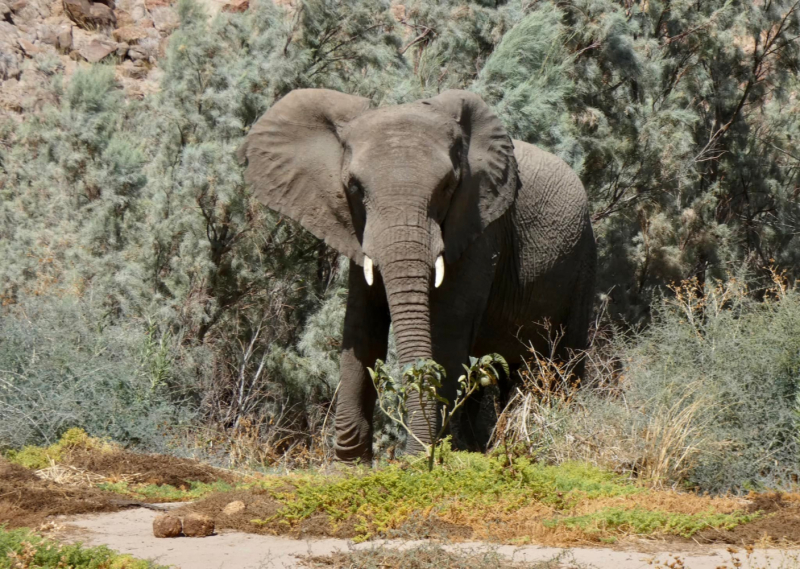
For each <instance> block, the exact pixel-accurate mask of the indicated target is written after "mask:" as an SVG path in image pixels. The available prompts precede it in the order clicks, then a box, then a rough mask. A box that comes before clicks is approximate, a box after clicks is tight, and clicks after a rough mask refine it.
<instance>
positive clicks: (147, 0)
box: [144, 0, 169, 10]
mask: <svg viewBox="0 0 800 569" xmlns="http://www.w3.org/2000/svg"><path fill="white" fill-rule="evenodd" d="M144 5H145V6H146V7H147V9H148V10H152V9H153V8H160V7H164V6H169V2H168V1H167V0H144Z"/></svg>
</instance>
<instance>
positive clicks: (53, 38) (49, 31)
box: [36, 24, 58, 47]
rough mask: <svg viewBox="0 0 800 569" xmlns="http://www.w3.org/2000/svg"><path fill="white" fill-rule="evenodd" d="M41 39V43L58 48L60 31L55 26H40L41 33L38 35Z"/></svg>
mask: <svg viewBox="0 0 800 569" xmlns="http://www.w3.org/2000/svg"><path fill="white" fill-rule="evenodd" d="M36 35H37V36H38V37H39V41H40V42H42V43H46V44H47V45H52V46H54V47H55V46H57V45H58V29H56V28H55V27H54V26H48V25H46V24H45V25H41V26H39V31H38V32H37V33H36Z"/></svg>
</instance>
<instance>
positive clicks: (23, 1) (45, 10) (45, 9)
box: [3, 0, 51, 27]
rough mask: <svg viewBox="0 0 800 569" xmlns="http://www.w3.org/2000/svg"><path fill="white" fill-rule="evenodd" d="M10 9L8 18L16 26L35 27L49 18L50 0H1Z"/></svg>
mask: <svg viewBox="0 0 800 569" xmlns="http://www.w3.org/2000/svg"><path fill="white" fill-rule="evenodd" d="M3 2H4V3H5V4H6V5H7V6H8V7H9V8H10V9H11V13H10V14H8V16H10V17H11V20H12V21H13V22H14V24H15V25H17V26H34V27H35V26H36V25H37V24H39V23H41V21H42V20H44V19H45V18H47V17H49V16H50V13H51V7H50V0H3Z"/></svg>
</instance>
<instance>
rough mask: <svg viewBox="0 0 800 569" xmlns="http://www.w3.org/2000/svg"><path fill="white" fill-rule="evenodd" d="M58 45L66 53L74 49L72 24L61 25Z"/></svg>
mask: <svg viewBox="0 0 800 569" xmlns="http://www.w3.org/2000/svg"><path fill="white" fill-rule="evenodd" d="M56 47H57V48H58V49H60V50H61V51H63V52H64V53H69V52H70V51H71V50H72V26H69V25H66V26H61V28H60V29H59V30H58V42H57V43H56Z"/></svg>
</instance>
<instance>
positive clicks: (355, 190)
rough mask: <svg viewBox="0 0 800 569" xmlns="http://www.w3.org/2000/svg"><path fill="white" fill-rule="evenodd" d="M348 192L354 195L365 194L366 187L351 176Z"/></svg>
mask: <svg viewBox="0 0 800 569" xmlns="http://www.w3.org/2000/svg"><path fill="white" fill-rule="evenodd" d="M347 190H348V191H349V192H350V193H351V194H353V195H360V194H363V193H364V187H363V186H362V185H361V181H360V180H359V179H358V178H356V177H355V176H350V180H349V181H348V183H347Z"/></svg>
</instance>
